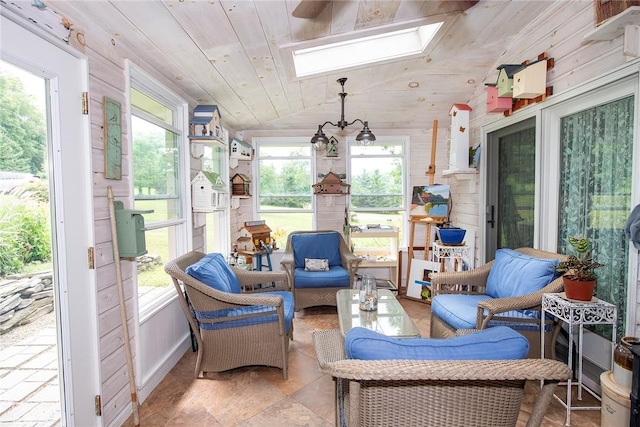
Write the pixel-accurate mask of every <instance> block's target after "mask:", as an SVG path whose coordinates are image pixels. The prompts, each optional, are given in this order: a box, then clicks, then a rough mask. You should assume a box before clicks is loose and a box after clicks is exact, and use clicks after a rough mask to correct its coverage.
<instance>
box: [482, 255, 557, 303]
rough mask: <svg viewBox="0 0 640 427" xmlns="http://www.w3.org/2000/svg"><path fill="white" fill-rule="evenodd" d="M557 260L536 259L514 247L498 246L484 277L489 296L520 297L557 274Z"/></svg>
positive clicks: (546, 283)
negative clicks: (487, 273) (489, 268)
mask: <svg viewBox="0 0 640 427" xmlns="http://www.w3.org/2000/svg"><path fill="white" fill-rule="evenodd" d="M558 263H559V260H557V259H542V258H535V257H532V256H529V255H525V254H522V253H520V252H518V251H514V250H513V249H498V250H497V251H496V258H495V261H494V262H493V265H492V266H491V270H490V271H489V277H488V278H487V289H486V292H487V295H489V296H490V297H492V298H504V297H512V296H520V295H526V294H530V293H532V292H536V291H539V290H540V289H542V288H544V287H545V286H547V285H548V284H549V283H551V281H553V280H554V279H555V278H556V277H558V272H556V269H555V268H556V267H557V265H558Z"/></svg>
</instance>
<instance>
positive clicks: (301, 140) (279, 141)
mask: <svg viewBox="0 0 640 427" xmlns="http://www.w3.org/2000/svg"><path fill="white" fill-rule="evenodd" d="M308 139H309V138H308V137H278V138H275V137H254V138H253V140H252V141H253V143H254V146H255V150H256V151H255V153H256V154H255V156H254V158H253V162H252V165H251V166H252V167H251V173H252V175H253V176H254V177H257V179H253V180H252V183H251V187H252V188H251V190H252V192H253V194H255V197H254V203H253V216H254V218H261V214H262V213H263V212H264V213H268V214H274V213H282V214H292V213H310V214H311V224H312V227H313V229H316V224H317V222H316V218H317V215H316V214H317V212H316V207H317V206H316V198H315V197H314V195H313V187H312V185H313V184H314V176H316V157H317V152H316V151H315V150H314V149H313V148H312V147H311V144H309V142H308ZM294 144H309V146H310V150H311V151H310V153H311V154H310V155H309V157H308V158H309V163H310V168H309V170H310V175H311V176H310V177H309V180H310V182H309V195H310V196H311V205H310V208H309V209H288V210H277V209H276V210H268V211H266V210H261V209H260V190H259V187H260V186H259V178H260V159H261V157H260V147H262V146H271V147H277V146H287V145H294ZM264 158H270V159H282V160H285V159H292V158H293V157H290V156H283V157H274V156H268V157H264ZM306 158H307V157H306V156H300V157H295V159H306Z"/></svg>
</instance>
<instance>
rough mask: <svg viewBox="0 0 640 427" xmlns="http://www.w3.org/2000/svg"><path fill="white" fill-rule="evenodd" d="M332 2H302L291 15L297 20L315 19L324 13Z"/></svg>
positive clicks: (311, 0) (314, 0)
mask: <svg viewBox="0 0 640 427" xmlns="http://www.w3.org/2000/svg"><path fill="white" fill-rule="evenodd" d="M330 1H331V0H300V3H298V6H296V8H295V9H294V10H293V12H292V13H291V15H293V16H294V17H296V18H303V19H313V18H316V17H317V16H318V15H320V14H321V13H322V11H323V10H324V8H325V7H327V5H328V4H329V2H330Z"/></svg>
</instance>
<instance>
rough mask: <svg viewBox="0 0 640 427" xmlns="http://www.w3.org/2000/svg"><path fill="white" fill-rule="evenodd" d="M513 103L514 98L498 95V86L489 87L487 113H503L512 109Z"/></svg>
mask: <svg viewBox="0 0 640 427" xmlns="http://www.w3.org/2000/svg"><path fill="white" fill-rule="evenodd" d="M512 105H513V98H511V97H500V96H498V88H497V87H495V86H489V87H487V113H502V112H505V111H507V110H510V109H511V107H512Z"/></svg>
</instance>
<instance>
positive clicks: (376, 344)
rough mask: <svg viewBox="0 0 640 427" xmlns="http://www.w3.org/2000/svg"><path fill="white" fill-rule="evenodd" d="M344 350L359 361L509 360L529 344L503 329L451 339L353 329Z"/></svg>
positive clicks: (522, 353)
mask: <svg viewBox="0 0 640 427" xmlns="http://www.w3.org/2000/svg"><path fill="white" fill-rule="evenodd" d="M345 350H346V353H347V357H348V358H350V359H362V360H509V359H524V358H525V357H527V354H528V353H529V341H528V340H527V339H526V338H525V337H523V336H522V335H520V334H519V333H518V332H516V331H514V330H513V329H511V328H507V327H506V326H497V327H495V328H491V329H485V330H483V331H479V332H476V333H474V334H469V335H462V336H459V337H453V338H396V337H388V336H386V335H383V334H380V333H378V332H375V331H372V330H370V329H366V328H361V327H356V328H353V329H351V330H350V331H349V332H347V335H346V336H345Z"/></svg>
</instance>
